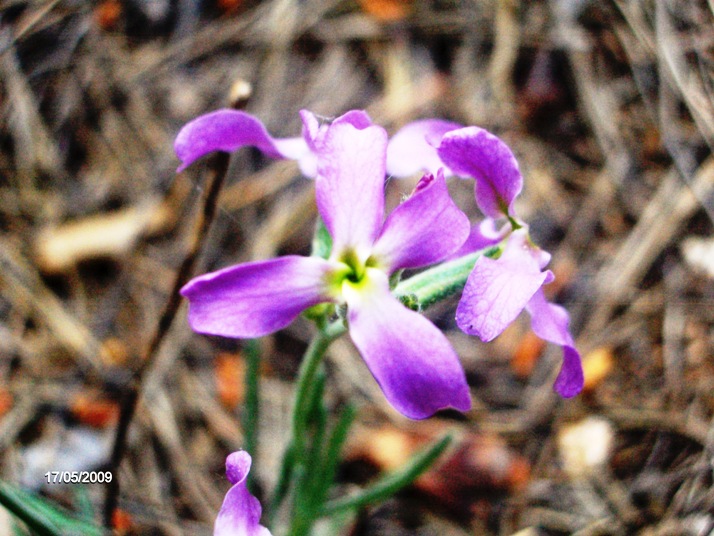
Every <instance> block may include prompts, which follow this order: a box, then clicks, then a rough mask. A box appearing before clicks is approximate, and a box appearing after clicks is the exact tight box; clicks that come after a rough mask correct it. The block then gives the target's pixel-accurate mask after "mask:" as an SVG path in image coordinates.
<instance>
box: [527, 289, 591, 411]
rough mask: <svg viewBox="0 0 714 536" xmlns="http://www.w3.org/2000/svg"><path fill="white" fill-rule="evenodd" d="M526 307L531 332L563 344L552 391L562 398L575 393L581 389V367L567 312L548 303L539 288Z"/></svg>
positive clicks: (558, 306) (549, 340)
mask: <svg viewBox="0 0 714 536" xmlns="http://www.w3.org/2000/svg"><path fill="white" fill-rule="evenodd" d="M526 309H527V310H528V313H529V314H530V315H531V327H532V328H533V332H534V333H535V334H536V335H538V336H539V337H540V338H541V339H543V340H546V341H548V342H552V343H554V344H557V345H559V346H562V347H563V366H562V367H561V369H560V373H559V374H558V378H557V379H556V380H555V386H554V388H555V390H556V392H557V393H558V394H559V395H560V396H562V397H564V398H570V397H573V396H575V395H577V394H578V393H579V392H580V391H581V390H582V388H583V381H584V379H583V366H582V363H581V360H580V354H579V353H578V351H577V350H576V349H575V342H574V341H573V337H572V335H571V334H570V331H569V328H568V326H569V324H570V316H569V315H568V312H567V311H566V310H565V309H564V308H563V307H561V306H560V305H556V304H554V303H548V302H547V301H546V299H545V295H544V294H543V290H542V289H540V290H538V292H536V293H535V294H534V295H533V297H532V298H531V299H530V301H529V302H528V305H527V306H526Z"/></svg>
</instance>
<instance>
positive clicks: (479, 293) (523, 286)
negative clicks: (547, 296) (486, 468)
mask: <svg viewBox="0 0 714 536" xmlns="http://www.w3.org/2000/svg"><path fill="white" fill-rule="evenodd" d="M549 278H552V274H551V273H550V271H546V272H541V271H540V267H539V265H538V259H537V254H534V252H533V251H532V250H531V248H530V247H529V245H528V243H527V237H526V234H525V230H520V231H516V232H514V233H513V234H512V235H511V237H510V238H509V240H508V243H507V245H506V249H505V251H504V252H503V254H502V255H501V256H500V257H499V258H498V259H496V260H494V259H490V258H488V257H479V259H478V260H477V261H476V265H475V266H474V269H473V271H472V272H471V274H470V275H469V278H468V280H467V281H466V286H465V287H464V292H463V294H462V296H461V301H460V302H459V305H458V307H457V308H456V323H457V324H458V326H459V328H461V330H462V331H464V332H465V333H468V334H469V335H477V336H478V337H479V338H480V339H481V340H482V341H484V342H488V341H491V340H493V339H495V338H496V337H497V336H498V335H500V334H501V332H502V331H503V330H504V329H506V327H507V326H508V325H509V324H510V323H511V322H513V320H515V318H516V317H517V316H518V315H519V313H520V312H521V311H522V310H523V308H524V307H525V306H526V304H527V303H528V300H530V299H531V297H532V296H533V294H535V292H536V291H537V290H538V289H539V288H540V287H541V285H543V283H544V282H545V281H546V280H547V279H549Z"/></svg>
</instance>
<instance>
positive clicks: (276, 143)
mask: <svg viewBox="0 0 714 536" xmlns="http://www.w3.org/2000/svg"><path fill="white" fill-rule="evenodd" d="M246 145H250V146H253V147H257V148H258V149H260V150H261V151H262V152H263V153H264V154H265V155H266V156H269V157H271V158H288V159H292V160H300V159H301V158H303V157H304V156H306V155H309V153H310V150H309V148H308V146H307V143H306V142H305V140H304V139H302V138H286V139H274V138H272V137H271V136H270V134H268V131H267V130H266V129H265V126H263V123H261V122H260V120H259V119H257V118H256V117H253V116H252V115H250V114H247V113H245V112H241V111H238V110H228V109H225V110H217V111H215V112H211V113H208V114H205V115H202V116H200V117H197V118H196V119H194V120H193V121H191V122H189V123H187V124H186V125H185V126H184V127H183V128H182V129H181V130H180V131H179V133H178V136H176V141H175V142H174V150H175V151H176V155H177V156H178V157H179V160H181V162H182V163H181V166H179V168H178V171H183V170H184V169H186V168H187V167H188V166H189V165H191V164H192V163H193V162H195V161H196V160H197V159H199V158H201V157H202V156H204V155H206V154H208V153H211V152H213V151H225V152H232V151H236V150H238V149H240V148H241V147H244V146H246Z"/></svg>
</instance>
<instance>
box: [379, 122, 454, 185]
mask: <svg viewBox="0 0 714 536" xmlns="http://www.w3.org/2000/svg"><path fill="white" fill-rule="evenodd" d="M459 128H462V125H459V124H458V123H452V122H451V121H443V120H441V119H422V120H419V121H414V122H412V123H408V124H406V125H404V126H403V127H402V128H401V129H399V130H398V131H397V133H396V134H395V135H394V136H392V139H391V140H389V147H388V148H387V173H388V174H390V175H394V176H395V177H408V176H409V175H414V174H415V173H417V172H419V171H423V172H428V173H432V174H436V172H437V171H438V170H439V169H440V168H443V167H445V166H444V164H443V163H442V161H441V158H440V157H439V155H438V154H437V153H436V147H438V146H439V142H440V141H441V138H442V136H443V135H444V134H446V133H447V132H449V131H451V130H456V129H459ZM446 175H451V172H450V171H449V170H448V169H447V170H446Z"/></svg>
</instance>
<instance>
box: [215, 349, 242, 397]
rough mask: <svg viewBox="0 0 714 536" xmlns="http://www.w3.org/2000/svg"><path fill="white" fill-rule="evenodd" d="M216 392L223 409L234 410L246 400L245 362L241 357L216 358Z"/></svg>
mask: <svg viewBox="0 0 714 536" xmlns="http://www.w3.org/2000/svg"><path fill="white" fill-rule="evenodd" d="M215 366H216V390H217V391H218V399H219V400H220V402H221V404H223V407H225V408H226V409H230V410H233V409H235V408H236V407H237V406H238V405H239V404H241V403H242V402H243V400H245V382H244V381H243V380H244V378H245V360H244V359H242V358H241V356H240V355H237V354H231V353H227V352H224V353H220V354H218V356H216V365H215Z"/></svg>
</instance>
